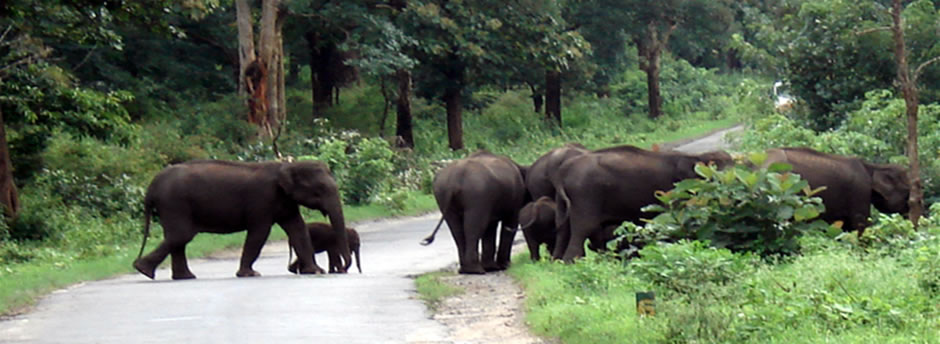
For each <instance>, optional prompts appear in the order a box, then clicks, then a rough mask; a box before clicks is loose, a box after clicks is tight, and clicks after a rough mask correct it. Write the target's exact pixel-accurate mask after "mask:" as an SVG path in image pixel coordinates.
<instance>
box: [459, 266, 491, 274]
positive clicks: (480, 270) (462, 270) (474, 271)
mask: <svg viewBox="0 0 940 344" xmlns="http://www.w3.org/2000/svg"><path fill="white" fill-rule="evenodd" d="M457 272H459V273H461V274H465V275H482V274H485V273H486V270H484V269H483V268H482V267H480V266H475V267H464V266H461V267H460V270H458V271H457Z"/></svg>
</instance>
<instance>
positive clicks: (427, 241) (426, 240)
mask: <svg viewBox="0 0 940 344" xmlns="http://www.w3.org/2000/svg"><path fill="white" fill-rule="evenodd" d="M448 196H449V197H448ZM448 196H444V197H446V198H445V199H444V208H443V209H441V220H440V221H437V226H436V227H434V231H433V232H431V235H428V236H427V237H426V238H424V240H421V245H424V246H427V245H430V244H431V243H432V242H434V236H435V235H437V231H438V230H439V229H441V224H443V223H444V214H447V210H448V209H449V208H450V206H451V204H450V203H451V201H452V200H453V199H454V195H453V194H449V195H448Z"/></svg>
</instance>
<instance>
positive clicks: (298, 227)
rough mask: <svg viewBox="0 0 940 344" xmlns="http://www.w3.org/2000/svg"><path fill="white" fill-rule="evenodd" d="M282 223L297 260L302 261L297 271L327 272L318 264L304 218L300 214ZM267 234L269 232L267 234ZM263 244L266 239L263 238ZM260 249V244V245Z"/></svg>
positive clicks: (304, 272) (280, 223)
mask: <svg viewBox="0 0 940 344" xmlns="http://www.w3.org/2000/svg"><path fill="white" fill-rule="evenodd" d="M278 224H279V225H281V228H283V229H284V232H285V233H287V242H288V244H290V246H291V247H293V248H294V250H295V251H297V260H299V261H300V265H299V266H298V269H296V270H295V271H297V272H299V273H301V274H322V273H326V272H325V271H324V270H323V269H322V268H320V266H318V265H317V261H316V258H314V255H315V254H314V250H313V243H312V242H311V240H310V233H309V232H307V229H306V227H305V226H304V220H303V218H302V217H300V214H297V216H295V217H293V218H290V219H288V220H285V221H282V222H279V223H278ZM268 228H269V231H270V227H268ZM265 236H267V234H265ZM261 243H262V244H263V243H264V241H263V240H262V241H261ZM259 250H260V246H259Z"/></svg>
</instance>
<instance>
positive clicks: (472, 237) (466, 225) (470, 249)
mask: <svg viewBox="0 0 940 344" xmlns="http://www.w3.org/2000/svg"><path fill="white" fill-rule="evenodd" d="M489 222H490V220H489V216H488V215H487V214H474V213H467V214H464V216H463V233H462V234H463V245H459V244H458V246H461V247H463V254H462V255H461V257H462V258H461V259H460V270H459V272H460V273H462V274H483V273H486V270H485V269H483V266H482V264H481V263H480V238H481V236H482V234H483V232H484V231H485V230H486V227H487V225H488V224H489Z"/></svg>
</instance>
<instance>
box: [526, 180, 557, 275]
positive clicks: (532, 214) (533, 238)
mask: <svg viewBox="0 0 940 344" xmlns="http://www.w3.org/2000/svg"><path fill="white" fill-rule="evenodd" d="M555 212H556V207H555V200H554V199H552V198H551V197H548V196H542V197H539V199H537V200H535V201H533V202H529V203H528V204H526V205H525V206H524V207H522V210H520V211H519V229H520V230H522V235H523V236H525V242H526V245H528V247H529V257H530V258H532V261H538V260H540V259H541V258H542V257H541V254H540V252H539V249H540V248H541V246H542V244H545V245H546V246H547V247H548V252H552V251H553V250H554V249H555Z"/></svg>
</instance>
